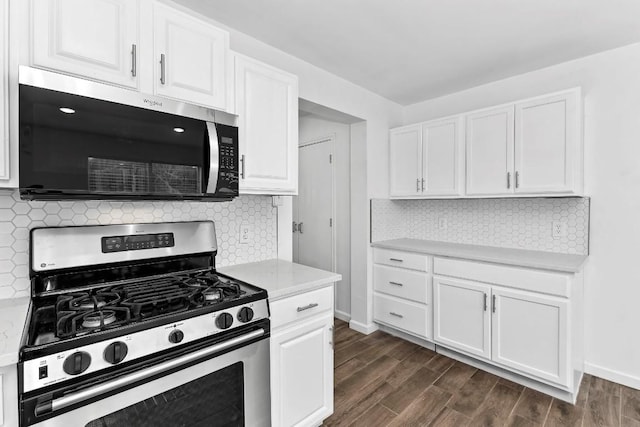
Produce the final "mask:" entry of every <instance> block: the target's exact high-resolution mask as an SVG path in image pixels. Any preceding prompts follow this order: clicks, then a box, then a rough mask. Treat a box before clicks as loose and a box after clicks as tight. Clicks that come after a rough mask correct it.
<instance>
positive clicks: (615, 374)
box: [584, 362, 640, 390]
mask: <svg viewBox="0 0 640 427" xmlns="http://www.w3.org/2000/svg"><path fill="white" fill-rule="evenodd" d="M584 371H585V372H586V373H587V374H589V375H593V376H596V377H600V378H604V379H605V380H609V381H613V382H615V383H618V384H622V385H626V386H627V387H631V388H635V389H638V390H640V378H638V377H634V376H632V375H627V374H624V373H622V372H620V371H616V370H614V369H609V368H605V367H603V366H600V365H596V364H594V363H589V362H584Z"/></svg>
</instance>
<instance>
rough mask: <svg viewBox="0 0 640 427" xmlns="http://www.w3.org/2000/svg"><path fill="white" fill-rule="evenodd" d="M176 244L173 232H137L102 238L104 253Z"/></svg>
mask: <svg viewBox="0 0 640 427" xmlns="http://www.w3.org/2000/svg"><path fill="white" fill-rule="evenodd" d="M172 246H175V241H174V239H173V233H159V234H137V235H132V236H109V237H103V238H102V253H109V252H122V251H137V250H141V249H156V248H170V247H172Z"/></svg>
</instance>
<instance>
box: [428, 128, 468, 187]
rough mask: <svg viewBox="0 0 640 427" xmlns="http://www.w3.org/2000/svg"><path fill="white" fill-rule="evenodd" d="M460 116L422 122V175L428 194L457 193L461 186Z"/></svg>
mask: <svg viewBox="0 0 640 427" xmlns="http://www.w3.org/2000/svg"><path fill="white" fill-rule="evenodd" d="M460 128H461V126H460V119H459V118H452V119H447V120H438V121H434V122H429V123H425V124H423V125H422V165H423V170H422V175H423V178H424V189H423V193H422V194H424V195H425V196H427V195H428V196H455V195H458V194H460V190H459V178H458V177H459V174H460V170H459V166H458V165H459V158H460V154H459V151H460Z"/></svg>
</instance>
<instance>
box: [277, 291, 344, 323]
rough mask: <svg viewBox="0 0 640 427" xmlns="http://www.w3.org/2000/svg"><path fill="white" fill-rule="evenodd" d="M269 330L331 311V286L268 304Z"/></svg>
mask: <svg viewBox="0 0 640 427" xmlns="http://www.w3.org/2000/svg"><path fill="white" fill-rule="evenodd" d="M270 307H271V328H272V329H275V328H277V327H279V326H282V325H285V324H287V323H289V322H293V321H296V320H299V319H305V318H307V317H310V316H313V315H316V314H319V313H324V312H326V311H333V286H328V287H326V288H322V289H318V290H315V291H310V292H306V293H304V294H299V295H294V296H292V297H289V298H284V299H281V300H278V301H274V302H272V303H270Z"/></svg>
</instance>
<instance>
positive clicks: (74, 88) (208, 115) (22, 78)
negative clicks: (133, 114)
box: [18, 65, 237, 126]
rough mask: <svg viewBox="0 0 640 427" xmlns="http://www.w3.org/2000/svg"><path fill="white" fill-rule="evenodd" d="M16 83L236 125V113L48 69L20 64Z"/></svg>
mask: <svg viewBox="0 0 640 427" xmlns="http://www.w3.org/2000/svg"><path fill="white" fill-rule="evenodd" d="M18 76H19V77H18V79H19V83H20V84H23V85H27V86H34V87H40V88H43V89H50V90H55V91H58V92H66V93H72V94H75V95H79V96H85V97H87V98H94V99H100V100H103V101H109V102H116V103H118V104H124V105H130V106H132V107H138V108H146V109H148V110H154V111H161V112H163V113H169V114H175V115H177V116H184V117H191V118H194V119H199V120H204V121H207V122H215V123H222V124H225V125H228V126H235V125H236V122H237V118H236V116H234V115H232V114H229V113H225V112H224V111H218V110H214V109H211V108H206V107H201V106H199V105H193V104H188V103H186V102H180V101H175V100H173V99H169V98H163V97H160V96H156V95H148V94H144V93H140V92H136V91H133V90H130V89H123V88H119V87H116V86H111V85H106V84H103V83H97V82H92V81H90V80H84V79H80V78H77V77H72V76H67V75H64V74H58V73H53V72H51V71H45V70H39V69H36V68H31V67H27V66H24V65H21V66H20V67H19V72H18Z"/></svg>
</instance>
